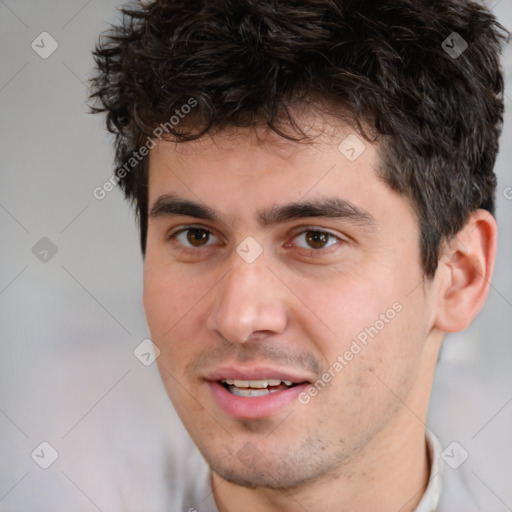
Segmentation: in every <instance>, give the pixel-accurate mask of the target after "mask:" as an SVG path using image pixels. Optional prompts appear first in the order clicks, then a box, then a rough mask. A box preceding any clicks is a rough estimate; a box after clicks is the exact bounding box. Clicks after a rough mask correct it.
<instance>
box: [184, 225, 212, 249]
mask: <svg viewBox="0 0 512 512" xmlns="http://www.w3.org/2000/svg"><path fill="white" fill-rule="evenodd" d="M209 238H210V233H209V232H208V231H205V230H204V229H195V228H194V229H188V230H187V240H188V242H189V243H190V245H193V246H194V247H202V246H203V245H204V244H205V243H206V242H208V240H209Z"/></svg>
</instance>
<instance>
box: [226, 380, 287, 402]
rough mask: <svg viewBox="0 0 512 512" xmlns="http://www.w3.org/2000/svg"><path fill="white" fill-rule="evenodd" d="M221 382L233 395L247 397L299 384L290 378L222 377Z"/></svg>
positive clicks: (262, 394)
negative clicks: (247, 378)
mask: <svg viewBox="0 0 512 512" xmlns="http://www.w3.org/2000/svg"><path fill="white" fill-rule="evenodd" d="M219 382H220V384H221V385H222V386H224V387H225V388H226V389H227V390H228V391H229V392H230V393H231V394H232V395H236V396H241V397H245V398H251V397H258V396H265V395H268V394H269V393H276V392H277V391H282V390H285V389H289V388H291V387H294V386H296V385H297V384H295V383H293V382H291V381H289V380H280V379H263V380H233V379H220V381H219Z"/></svg>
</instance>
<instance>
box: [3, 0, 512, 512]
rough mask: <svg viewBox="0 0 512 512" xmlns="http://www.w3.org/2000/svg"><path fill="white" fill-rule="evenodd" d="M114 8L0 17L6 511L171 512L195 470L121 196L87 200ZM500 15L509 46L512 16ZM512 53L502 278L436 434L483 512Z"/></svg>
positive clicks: (498, 325)
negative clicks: (146, 313)
mask: <svg viewBox="0 0 512 512" xmlns="http://www.w3.org/2000/svg"><path fill="white" fill-rule="evenodd" d="M120 5H121V2H119V1H117V0H101V1H100V0H88V1H87V0H68V1H64V0H52V1H39V2H36V1H28V0H0V52H1V53H0V59H1V65H0V112H1V120H0V129H1V132H0V144H1V151H0V173H1V181H0V234H1V239H0V255H1V260H0V261H1V263H0V511H5V512H14V511H23V512H38V511H50V510H51V511H52V512H56V511H71V510H72V511H74V512H80V511H84V512H86V511H96V510H101V511H104V512H109V511H123V512H126V511H144V512H148V511H153V510H154V511H163V510H168V509H167V508H166V506H165V503H166V501H167V498H168V492H169V489H168V482H169V480H172V479H173V478H174V479H177V478H181V477H182V474H183V471H185V469H186V467H187V464H188V462H187V460H184V461H180V462H179V464H183V466H184V467H183V468H180V467H179V466H178V473H177V472H176V468H174V470H173V469H172V467H173V464H175V463H176V460H177V459H176V455H173V454H176V453H177V451H179V453H180V457H183V456H184V455H183V453H185V452H187V450H190V451H191V453H193V448H191V445H190V441H189V440H188V438H187V437H186V434H185V432H184V430H183V428H182V427H181V424H180V422H179V420H177V418H176V416H175V414H174V412H173V410H172V408H171V406H170V402H169V401H168V399H167V396H166V394H165V391H164V389H163V386H162V385H161V383H160V378H159V376H158V373H157V370H156V366H155V364H152V365H149V366H145V365H144V364H142V363H141V361H139V359H137V358H136V357H135V355H134V350H135V349H136V347H137V346H138V345H139V344H140V343H141V342H142V341H143V340H144V339H145V338H147V337H149V333H148V329H147V327H146V325H145V321H144V317H143V312H142V302H141V292H142V259H141V256H140V252H139V246H138V233H137V229H136V225H135V222H134V218H133V214H132V211H131V210H130V209H129V207H128V205H127V204H125V202H124V201H123V199H122V197H121V193H120V191H119V190H117V189H116V190H114V191H113V192H111V193H109V194H108V195H107V197H106V198H105V199H103V200H102V201H99V200H97V199H95V198H94V197H93V194H92V191H93V189H94V188H95V187H98V186H101V185H102V184H103V183H104V182H105V180H107V179H108V178H109V176H110V174H111V163H112V158H113V153H112V149H111V140H110V138H109V136H107V134H106V132H105V130H104V127H103V118H102V117H100V116H91V115H88V114H87V107H86V105H85V100H86V95H87V79H88V78H89V77H90V75H91V69H92V67H93V61H92V57H91V50H92V48H93V46H94V44H95V41H96V39H97V37H98V35H99V34H100V32H101V31H102V30H104V29H106V28H107V27H108V22H114V21H115V20H116V19H118V14H117V13H116V10H115V9H116V7H118V6H120ZM488 5H489V7H490V8H492V10H493V11H494V12H495V14H496V15H497V16H498V17H499V19H500V20H501V22H502V23H503V24H504V25H505V26H506V27H507V28H508V29H509V30H512V1H511V0H501V1H496V0H491V1H490V2H488ZM57 45H58V46H57ZM511 46H512V42H511V43H510V44H509V45H508V46H507V48H506V50H505V55H504V67H505V70H506V74H507V78H508V82H509V83H508V89H507V91H508V92H507V97H506V99H505V100H506V107H507V116H506V122H505V130H504V132H503V136H502V146H501V147H502V149H501V153H500V157H499V161H498V165H497V173H498V176H499V187H498V223H499V226H500V239H499V252H498V261H497V267H496V271H495V276H494V279H493V283H492V289H491V291H490V295H489V299H488V302H487V304H486V306H485V309H484V310H483V312H482V313H481V314H480V315H479V317H478V319H477V321H476V322H475V323H474V324H473V325H472V327H471V328H470V329H469V330H467V331H466V332H464V333H459V334H457V335H451V336H449V337H448V339H447V341H446V343H445V347H444V350H443V355H442V359H441V361H440V363H439V366H438V371H437V376H436V383H435V387H434V394H433V398H432V403H431V409H430V415H429V422H428V426H429V427H430V428H431V429H432V430H433V431H434V432H435V434H436V435H437V436H438V437H439V438H440V440H441V443H442V445H443V447H445V446H447V445H449V444H450V443H451V442H452V441H456V442H457V443H459V444H460V445H461V446H462V447H463V448H464V449H465V450H466V451H467V452H468V454H469V457H468V460H467V461H466V462H465V463H464V464H463V465H462V466H461V467H460V468H459V469H457V470H454V469H451V468H449V467H447V468H446V470H448V471H463V472H464V475H465V478H466V479H467V482H468V485H469V486H470V488H471V489H473V490H474V492H475V494H478V496H480V498H479V499H480V500H483V501H482V503H484V502H485V504H484V505H482V506H483V507H484V509H485V510H486V512H492V511H496V512H501V511H506V510H512V486H511V485H510V483H511V481H512V474H511V469H512V463H511V461H512V439H511V437H512V435H511V432H512V428H511V426H512V378H511V371H510V367H511V361H512V344H511V343H510V341H511V329H512V269H511V262H512V174H511V173H510V162H511V161H512V144H511V142H512V87H511V85H510V78H512V48H511ZM41 443H45V444H41ZM46 443H48V444H46ZM54 459H55V460H54ZM173 461H174V462H173ZM44 466H49V467H48V468H47V469H44Z"/></svg>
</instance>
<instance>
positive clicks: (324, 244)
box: [294, 229, 343, 251]
mask: <svg viewBox="0 0 512 512" xmlns="http://www.w3.org/2000/svg"><path fill="white" fill-rule="evenodd" d="M294 240H301V241H302V242H303V244H305V245H300V244H297V245H298V246H299V247H303V248H304V249H314V250H315V251H318V250H321V249H326V248H328V247H331V246H332V245H335V244H336V243H337V242H343V240H342V239H341V238H339V237H337V236H335V235H333V234H332V233H329V232H328V231H322V230H318V229H308V230H306V231H302V232H301V233H298V234H297V235H296V236H295V238H294ZM329 240H332V243H329Z"/></svg>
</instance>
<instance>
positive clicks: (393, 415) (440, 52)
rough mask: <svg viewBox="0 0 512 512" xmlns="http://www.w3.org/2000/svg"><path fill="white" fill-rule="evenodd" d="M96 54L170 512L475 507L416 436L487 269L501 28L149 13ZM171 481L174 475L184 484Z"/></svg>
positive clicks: (301, 15)
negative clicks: (150, 359)
mask: <svg viewBox="0 0 512 512" xmlns="http://www.w3.org/2000/svg"><path fill="white" fill-rule="evenodd" d="M123 13H124V15H123V22H122V24H120V26H118V27H114V28H113V29H112V31H111V32H110V33H109V34H108V35H106V37H105V38H104V39H103V40H102V41H101V42H100V44H99V45H98V47H97V48H96V51H95V58H96V62H97V65H98V72H97V74H96V76H95V78H94V79H93V91H92V98H93V99H94V100H95V105H94V110H95V111H96V112H106V114H107V126H108V128H109V130H110V131H111V132H112V133H114V134H115V135H116V165H117V171H116V175H115V178H114V181H115V182H119V183H120V185H121V186H122V187H123V190H124V191H125V194H126V196H127V197H128V198H129V199H130V200H132V201H134V202H135V205H136V208H137V213H138V217H139V221H140V230H141V246H142V251H143V253H144V256H145V260H144V308H145V313H146V318H147V321H148V325H149V328H150V331H151V335H152V340H153V343H154V345H155V346H156V347H157V348H158V350H159V353H160V355H159V357H158V359H157V362H158V367H159V371H160V374H161V377H162V379H163V382H164V385H165V387H166V390H167V392H168V394H169V397H170V399H171V401H172V403H173V405H174V407H175V408H176V410H177V412H178V414H179V416H180V418H181V420H182V422H183V424H184V426H185V427H186V429H187V431H188V432H189V434H190V436H191V438H192V439H193V441H194V443H195V444H196V445H197V447H198V449H199V450H200V452H201V454H202V455H203V456H204V458H205V460H206V462H207V463H208V466H209V468H210V470H211V472H209V473H208V475H207V476H206V478H205V480H204V481H203V480H201V481H200V482H192V481H182V482H181V485H180V488H179V489H178V490H177V491H176V493H175V494H176V496H175V502H174V503H173V504H171V506H172V507H174V508H173V509H172V510H198V511H199V512H203V511H215V510H218V511H220V512H232V511H239V510H248V511H251V512H264V511H265V512H267V511H296V510H306V511H320V510H321V511H329V512H331V511H332V512H334V511H344V510H351V511H376V510H378V511H382V512H386V511H390V512H391V511H393V512H395V511H399V510H400V511H402V512H406V511H413V510H416V511H432V510H439V511H450V512H454V511H456V510H460V511H464V512H470V511H471V510H476V507H475V503H474V502H472V500H471V498H470V494H469V492H468V490H467V489H465V488H464V487H463V486H462V485H461V484H460V483H459V482H453V481H451V480H450V478H451V476H450V477H444V476H443V471H442V461H440V447H439V445H438V442H437V441H436V439H435V436H434V435H433V433H431V432H429V431H428V430H427V429H426V426H425V418H426V412H427V406H428V401H429V396H430V392H431V386H432V380H433V374H434V370H435V366H436V362H437V359H438V356H439V350H440V347H441V344H442V341H443V338H444V336H445V333H447V332H456V331H461V330H463V329H464V328H466V327H467V326H468V325H469V324H470V323H471V321H472V320H473V319H474V318H475V316H476V315H477V313H478V311H479V310H480V309H481V307H482V306H483V304H484V302H485V299H486V296H487V293H488V289H489V282H490V280H491V277H492V271H493V264H494V259H495V253H496V232H497V228H496V222H495V220H494V217H493V212H494V190H495V186H496V179H495V175H494V173H493V166H494V162H495V159H496V154H497V151H498V138H499V133H500V129H501V124H502V113H503V104H502V99H501V98H502V93H503V79H502V74H501V71H500V66H499V52H500V39H501V36H500V27H499V25H498V24H497V23H496V20H495V19H494V17H493V16H492V15H491V14H490V13H489V12H488V11H487V10H486V9H485V8H483V7H482V6H480V5H479V4H476V3H473V2H467V1H456V0H451V1H446V0H443V1H441V0H434V1H432V0H429V1H427V0H414V1H412V0H385V1H381V2H366V1H360V0H359V1H352V0H286V1H282V2H276V1H274V0H260V1H256V0H236V1H235V0H197V1H193V2H192V1H190V0H188V1H179V0H166V1H165V0H156V1H153V2H150V3H147V4H145V5H144V6H142V5H140V6H138V7H135V8H133V9H131V10H128V9H127V10H124V11H123ZM177 467H179V466H178V465H177Z"/></svg>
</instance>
